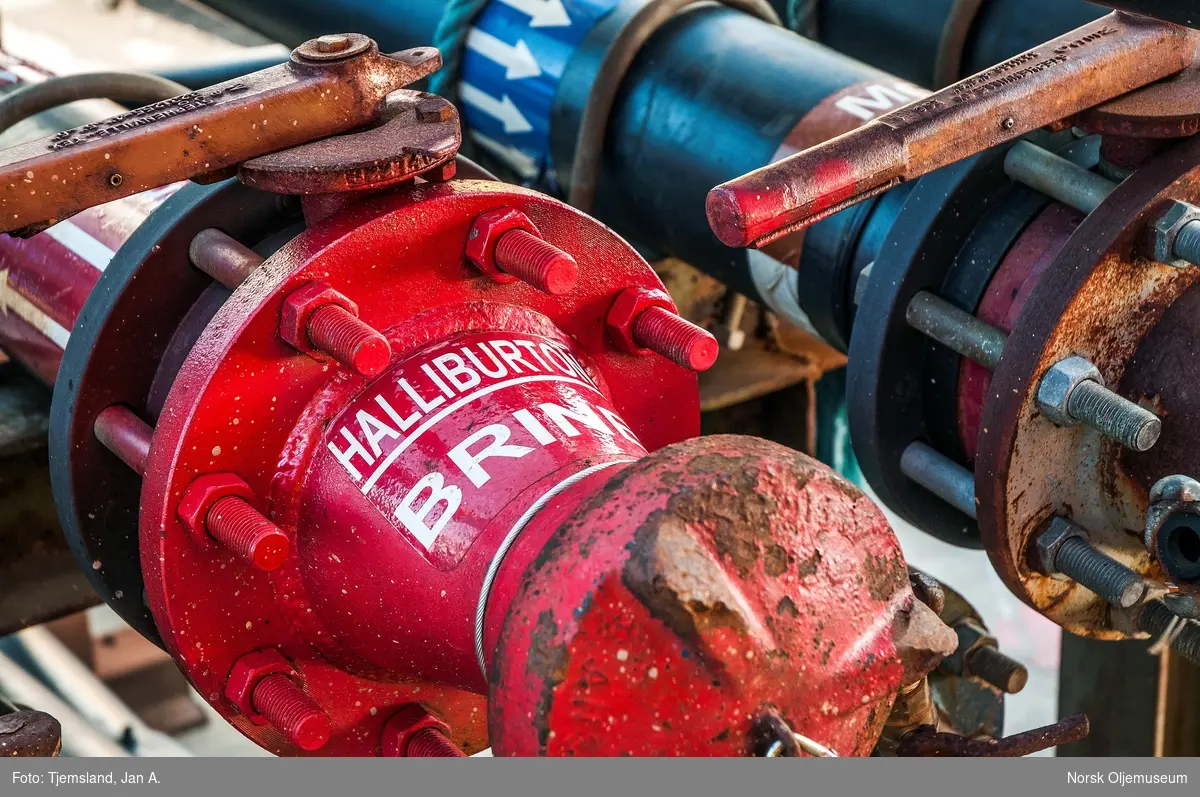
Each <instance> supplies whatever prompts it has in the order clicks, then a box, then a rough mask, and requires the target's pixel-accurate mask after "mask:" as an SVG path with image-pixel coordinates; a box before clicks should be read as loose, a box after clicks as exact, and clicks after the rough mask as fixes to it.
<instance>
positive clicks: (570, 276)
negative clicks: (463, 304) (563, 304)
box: [495, 230, 579, 296]
mask: <svg viewBox="0 0 1200 797" xmlns="http://www.w3.org/2000/svg"><path fill="white" fill-rule="evenodd" d="M495 257H496V266H497V267H498V268H499V269H500V270H501V271H503V272H505V273H506V274H512V275H513V276H514V277H518V278H519V279H521V281H522V282H527V283H529V284H530V285H532V286H533V287H535V288H537V289H538V290H539V291H543V292H545V293H549V294H551V295H552V296H562V295H563V294H565V293H570V292H571V289H572V288H574V287H575V282H576V281H577V280H578V279H579V265H578V264H577V263H576V262H575V258H573V257H571V256H570V255H569V254H567V253H566V252H564V251H563V250H561V249H559V248H558V247H557V246H555V245H554V244H552V243H550V242H549V241H544V240H542V239H541V238H538V237H537V236H536V235H534V234H533V233H530V232H528V231H526V230H510V231H508V232H506V233H504V235H501V236H500V238H499V240H497V241H496V253H495Z"/></svg>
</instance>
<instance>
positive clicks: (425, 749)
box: [404, 728, 467, 758]
mask: <svg viewBox="0 0 1200 797" xmlns="http://www.w3.org/2000/svg"><path fill="white" fill-rule="evenodd" d="M404 755H405V756H406V757H408V758H465V757H466V755H467V754H466V753H464V752H463V751H462V750H460V749H459V748H458V745H456V744H455V743H454V742H452V741H450V740H449V739H448V738H447V737H446V735H445V734H444V733H442V732H441V731H439V730H438V729H437V728H423V729H421V730H419V731H417V732H416V733H415V734H413V736H412V738H411V739H409V740H408V745H407V746H406V747H405V748H404Z"/></svg>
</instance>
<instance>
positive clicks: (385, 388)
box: [141, 182, 699, 755]
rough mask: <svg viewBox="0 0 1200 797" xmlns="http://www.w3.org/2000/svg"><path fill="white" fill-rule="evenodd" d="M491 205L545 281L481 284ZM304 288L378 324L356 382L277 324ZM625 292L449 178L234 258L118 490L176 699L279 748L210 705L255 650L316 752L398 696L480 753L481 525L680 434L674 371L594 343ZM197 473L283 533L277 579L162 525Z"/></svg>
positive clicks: (625, 283)
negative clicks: (480, 253) (235, 485)
mask: <svg viewBox="0 0 1200 797" xmlns="http://www.w3.org/2000/svg"><path fill="white" fill-rule="evenodd" d="M498 208H511V209H513V210H516V211H519V212H520V213H523V214H524V215H525V216H527V217H528V218H529V219H530V220H532V222H533V223H534V224H536V227H537V229H538V230H539V231H540V234H541V235H542V236H543V237H544V239H545V240H547V241H548V242H550V243H551V244H553V245H555V246H557V247H559V248H560V249H562V250H563V251H565V252H568V253H569V254H570V255H571V256H573V257H574V258H575V260H576V262H577V263H578V266H579V279H578V281H577V284H576V285H575V286H574V288H573V289H572V290H571V291H569V292H568V293H566V294H563V295H559V296H554V295H550V294H547V293H545V292H543V291H540V290H537V289H536V288H534V287H532V286H530V285H527V284H525V283H523V282H520V281H517V282H510V283H505V284H498V283H496V282H495V280H493V279H492V278H491V277H490V276H488V275H486V274H484V273H481V272H480V271H479V270H478V269H477V268H476V267H475V266H474V265H472V264H471V263H470V262H469V261H467V260H466V259H465V257H464V253H465V250H466V246H467V241H468V235H469V232H470V230H471V228H472V226H473V224H474V222H475V219H476V218H478V217H479V216H480V215H481V214H483V213H486V212H488V211H493V210H496V209H498ZM313 282H320V283H322V284H323V285H327V286H329V288H330V289H331V290H333V291H336V292H337V293H338V294H340V295H342V296H344V297H346V298H347V299H348V300H349V301H351V302H353V303H354V304H355V305H357V313H358V318H360V319H361V320H362V321H363V322H364V323H365V324H367V325H369V326H370V327H371V328H373V329H376V330H379V331H380V332H381V333H383V334H384V335H385V336H386V338H387V340H388V343H389V344H390V347H391V350H392V359H391V365H390V366H388V369H387V370H385V371H384V372H383V373H382V374H380V375H379V376H377V377H375V378H374V379H373V380H367V379H364V378H363V377H361V376H359V375H357V374H354V373H351V372H349V371H347V370H346V369H345V367H340V366H339V364H338V363H336V362H332V361H328V360H326V361H319V360H317V359H314V358H312V357H310V356H307V355H305V354H302V353H300V352H298V350H297V349H296V348H295V347H294V346H293V345H289V343H288V342H287V341H286V340H285V339H284V337H281V335H280V324H281V318H283V317H284V315H283V313H284V309H285V302H286V301H287V297H289V296H291V295H293V294H294V292H295V291H296V290H297V289H300V288H302V287H303V286H305V285H307V284H310V283H313ZM629 286H634V287H641V288H645V289H648V290H661V287H662V286H661V283H659V281H658V279H657V278H656V277H655V276H654V274H653V271H652V270H651V269H650V268H649V267H648V265H647V264H646V263H645V261H644V260H642V259H641V258H640V257H639V256H638V255H637V254H636V253H635V252H634V251H633V250H632V248H630V247H629V246H628V245H627V244H625V243H624V242H623V241H621V240H620V239H619V238H617V237H616V236H615V235H613V234H612V233H611V232H609V231H608V230H607V229H605V228H604V227H603V226H602V225H599V224H597V223H595V222H594V221H592V220H590V219H589V218H587V217H586V216H584V215H582V214H580V213H578V212H576V211H574V210H572V209H570V208H568V207H566V206H564V205H562V204H561V203H558V202H556V201H554V200H551V199H548V198H546V197H543V196H540V195H538V194H534V193H532V192H528V191H524V190H521V189H517V188H512V187H509V186H502V185H500V184H495V183H472V182H455V183H447V184H438V185H432V184H431V185H424V186H420V187H417V188H415V189H412V190H410V191H406V192H401V193H397V194H394V195H390V196H386V197H382V198H378V199H376V200H373V201H371V202H369V203H365V204H362V205H359V206H357V207H354V208H351V209H350V210H348V211H346V212H343V213H342V214H340V215H338V216H335V217H334V218H332V219H330V220H329V221H328V222H327V223H325V224H323V225H321V226H319V227H317V228H313V229H310V230H309V231H308V232H306V233H305V234H303V235H301V236H300V237H299V238H297V239H295V240H294V241H292V242H291V243H289V244H288V245H286V246H285V247H284V248H283V249H282V250H281V251H280V252H279V253H277V254H276V255H275V256H273V257H272V258H270V259H268V260H267V261H266V262H265V263H264V264H263V266H261V267H260V268H259V269H258V270H256V271H255V272H254V273H253V274H252V275H251V277H250V278H249V279H248V280H247V281H246V282H245V283H244V284H243V285H242V286H241V287H240V288H239V289H238V290H237V291H236V292H235V293H234V295H233V297H232V298H231V299H230V300H229V301H228V302H227V303H226V305H225V306H224V307H223V308H222V309H221V310H220V312H219V313H218V314H217V316H216V317H215V318H214V319H213V321H212V323H211V324H210V325H209V326H208V328H207V329H206V331H205V332H204V334H203V335H202V336H201V337H200V339H199V341H198V342H197V344H196V346H195V347H194V349H193V351H192V354H191V355H190V356H189V358H188V360H187V362H186V363H185V364H184V366H183V368H182V369H181V370H180V373H179V375H178V377H177V379H176V381H175V383H174V385H173V387H172V389H171V392H170V395H169V397H168V399H167V402H166V405H165V407H164V410H163V412H162V415H161V420H160V422H159V424H158V427H157V429H156V430H155V436H154V441H153V445H152V450H151V455H150V462H149V466H148V469H147V473H146V480H145V486H144V490H143V500H142V516H141V542H142V548H141V550H142V564H143V569H144V571H145V577H146V582H147V595H148V599H149V602H150V604H151V607H152V609H153V612H154V616H155V619H156V622H157V624H158V626H159V628H160V631H161V633H162V635H163V638H164V640H165V641H166V643H167V646H168V648H169V649H170V650H171V652H172V654H173V655H174V656H175V658H176V660H177V662H178V663H179V664H180V665H181V666H182V667H183V669H184V670H185V671H186V672H187V673H188V674H189V676H190V677H191V679H192V681H193V683H195V684H196V686H197V687H198V688H199V690H200V691H201V693H202V694H203V695H204V696H205V697H206V698H207V699H209V700H210V702H212V703H213V705H214V706H215V707H216V708H217V709H218V710H219V711H220V712H221V713H222V714H224V715H225V716H226V717H227V718H229V719H230V720H231V721H232V722H233V723H234V724H235V725H236V726H237V727H238V728H239V729H240V730H242V731H243V732H244V733H246V734H247V735H248V736H250V737H251V738H252V739H254V740H255V741H257V742H258V743H259V744H261V745H263V746H264V747H267V748H268V749H272V750H275V751H277V752H298V750H297V748H296V747H295V746H294V745H292V744H291V743H289V742H288V741H287V740H286V738H285V736H284V735H282V734H280V733H279V732H278V731H277V729H274V728H272V727H271V726H269V725H267V726H259V725H255V724H253V723H252V722H251V721H249V720H248V719H247V718H245V717H244V716H242V715H241V714H240V712H239V711H238V710H237V709H236V707H235V706H234V705H233V704H232V703H230V702H229V701H228V700H227V699H225V698H224V697H223V695H224V694H225V682H226V679H227V678H228V676H229V673H230V672H231V670H232V668H233V665H234V663H235V662H236V661H237V660H238V659H239V658H240V657H241V656H243V655H245V654H247V653H250V652H252V651H256V650H265V649H273V650H277V651H279V652H280V653H281V654H282V655H283V656H284V657H285V658H286V659H287V660H288V661H289V663H290V665H291V667H292V668H293V671H294V674H295V675H294V679H293V680H294V682H295V683H296V684H297V685H298V686H300V687H301V688H302V689H303V690H304V692H305V693H306V694H307V695H308V696H309V697H310V698H311V699H312V700H313V701H314V702H315V703H316V704H317V705H319V706H320V707H321V708H322V709H323V710H324V711H325V713H326V714H327V715H328V716H329V717H330V719H331V721H332V724H333V733H332V738H331V740H330V741H329V743H328V744H326V745H325V746H324V747H322V748H321V749H320V753H322V754H337V755H369V754H377V753H378V751H379V745H380V739H381V734H382V733H383V728H384V725H385V723H386V722H387V721H388V719H389V717H390V715H391V714H392V713H393V711H394V710H396V709H397V707H399V706H402V705H406V704H414V703H419V704H421V705H423V706H424V707H425V709H426V710H428V711H429V712H430V714H431V715H434V716H437V717H439V718H441V720H443V721H445V722H446V723H447V725H448V726H449V727H450V728H451V729H452V731H451V738H452V740H453V741H454V742H455V743H456V744H458V745H459V746H460V747H462V748H463V749H464V750H466V751H467V752H474V751H477V750H479V749H480V748H482V747H483V746H485V745H486V743H487V742H486V739H487V736H486V730H485V720H484V711H483V699H482V698H481V697H480V696H479V695H478V694H475V693H476V692H482V691H484V690H485V688H486V683H485V680H484V678H483V675H482V673H481V672H480V670H479V667H478V664H477V663H476V655H475V647H476V645H475V623H474V616H475V610H476V605H477V603H478V601H479V595H480V590H481V586H482V584H483V580H484V578H485V576H486V574H487V571H488V568H489V565H490V564H491V562H492V559H493V556H494V555H495V553H496V551H497V547H498V546H499V545H500V543H501V542H502V540H503V538H504V536H505V535H506V534H507V533H508V532H509V530H510V529H511V528H512V526H513V524H514V522H515V521H516V520H517V519H518V518H519V517H520V516H521V515H522V513H523V512H525V511H526V510H528V509H529V507H530V505H532V504H533V503H535V502H536V500H537V499H538V498H539V497H541V496H543V495H544V494H545V493H546V492H547V491H548V490H550V489H551V488H553V487H554V485H556V484H561V483H563V482H564V480H567V479H571V478H577V477H578V474H580V473H582V472H585V471H589V469H595V470H596V471H597V474H598V477H599V476H603V475H605V474H603V470H604V469H605V467H606V466H612V467H615V466H616V465H617V464H619V463H620V462H623V461H630V460H635V459H638V458H640V457H642V456H644V454H645V451H646V450H654V449H657V448H660V447H662V446H664V445H666V444H668V443H671V442H674V441H677V440H681V439H684V438H686V437H690V436H692V435H695V434H696V433H697V432H698V417H699V411H698V397H697V389H696V377H695V375H694V374H693V373H691V372H690V371H689V370H687V369H685V368H681V367H679V366H677V365H675V364H673V363H671V362H669V361H668V360H666V359H664V358H662V357H659V356H657V355H655V354H645V355H631V354H628V353H625V352H622V351H618V350H617V349H615V348H613V347H612V345H611V344H610V342H609V340H608V336H607V333H606V328H605V317H606V313H607V312H608V309H609V307H610V306H611V305H612V303H613V301H614V300H615V298H616V296H617V294H618V293H619V292H620V290H621V289H624V288H626V287H629ZM293 337H294V336H293ZM213 473H231V474H236V475H237V476H239V477H240V478H242V479H243V480H244V481H245V482H246V483H247V484H248V485H249V487H250V489H251V490H252V491H253V494H254V495H255V496H257V498H258V499H259V501H261V502H262V508H263V509H264V510H265V514H266V515H267V516H268V517H269V518H270V519H271V520H272V521H273V522H274V523H275V524H277V525H278V526H279V528H281V529H282V530H284V532H285V533H286V534H288V535H289V536H290V537H291V543H292V544H291V551H290V553H289V556H288V559H287V561H286V562H285V564H284V565H283V566H282V567H281V568H280V569H279V570H278V571H275V572H273V573H265V572H262V571H259V570H256V569H254V568H253V567H251V566H249V565H248V564H247V563H246V562H245V561H244V560H243V559H240V558H237V557H236V556H234V555H233V554H232V553H231V552H230V551H229V550H228V549H226V548H224V547H222V546H215V545H202V544H198V543H197V541H196V539H195V537H194V535H192V534H191V533H190V532H189V531H188V530H187V529H186V528H185V526H184V525H183V524H182V523H181V521H180V519H179V509H178V506H179V501H180V499H181V497H182V496H183V495H184V492H185V490H186V489H187V487H188V486H189V485H190V484H191V483H192V482H193V481H194V480H195V479H196V478H197V477H201V476H205V475H208V474H213ZM468 690H469V691H468Z"/></svg>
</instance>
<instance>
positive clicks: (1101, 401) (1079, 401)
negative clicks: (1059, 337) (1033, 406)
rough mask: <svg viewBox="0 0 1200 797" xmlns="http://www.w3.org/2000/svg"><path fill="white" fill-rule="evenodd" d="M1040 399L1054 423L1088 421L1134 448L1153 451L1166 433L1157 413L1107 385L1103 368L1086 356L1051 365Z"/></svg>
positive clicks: (1059, 424) (1118, 440)
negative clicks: (1104, 382)
mask: <svg viewBox="0 0 1200 797" xmlns="http://www.w3.org/2000/svg"><path fill="white" fill-rule="evenodd" d="M1037 402H1038V407H1039V409H1041V411H1042V412H1043V414H1045V416H1046V418H1047V419H1048V420H1050V421H1051V422H1052V423H1054V424H1056V425H1058V426H1071V425H1073V424H1076V423H1084V424H1087V425H1088V426H1090V427H1091V428H1093V429H1095V430H1096V431H1098V432H1100V433H1101V434H1104V435H1106V436H1108V437H1111V438H1112V439H1114V440H1116V441H1117V442H1119V443H1121V445H1123V446H1125V447H1126V448H1130V449H1133V450H1134V451H1149V450H1150V449H1151V448H1153V447H1154V444H1155V443H1156V442H1158V437H1159V435H1160V434H1162V421H1161V420H1160V419H1159V417H1158V416H1157V415H1155V414H1154V413H1152V412H1150V411H1149V410H1147V409H1145V408H1144V407H1140V406H1138V405H1137V404H1134V403H1133V402H1132V401H1130V400H1129V399H1127V398H1125V397H1123V396H1119V395H1117V394H1116V393H1114V392H1113V391H1111V390H1109V389H1108V388H1106V387H1105V386H1104V384H1103V383H1102V381H1101V377H1100V372H1099V370H1097V368H1096V366H1094V365H1092V364H1091V363H1090V362H1088V361H1087V360H1086V359H1084V358H1083V357H1067V358H1065V359H1063V360H1060V361H1059V362H1057V363H1055V364H1054V365H1053V366H1051V367H1050V368H1049V369H1048V370H1047V371H1046V373H1045V375H1044V376H1043V377H1042V381H1041V383H1040V384H1039V385H1038V392H1037Z"/></svg>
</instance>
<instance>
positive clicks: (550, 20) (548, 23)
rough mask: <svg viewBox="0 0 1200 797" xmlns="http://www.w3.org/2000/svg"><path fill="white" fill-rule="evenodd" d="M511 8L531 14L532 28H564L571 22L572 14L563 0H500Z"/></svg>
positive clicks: (530, 23)
mask: <svg viewBox="0 0 1200 797" xmlns="http://www.w3.org/2000/svg"><path fill="white" fill-rule="evenodd" d="M500 2H501V3H504V5H506V6H508V7H509V8H515V9H516V10H517V11H520V12H521V13H522V14H527V15H528V16H529V27H531V28H562V27H566V26H567V25H570V24H571V15H570V14H568V13H567V9H566V8H565V7H564V6H563V4H562V0H500Z"/></svg>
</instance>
